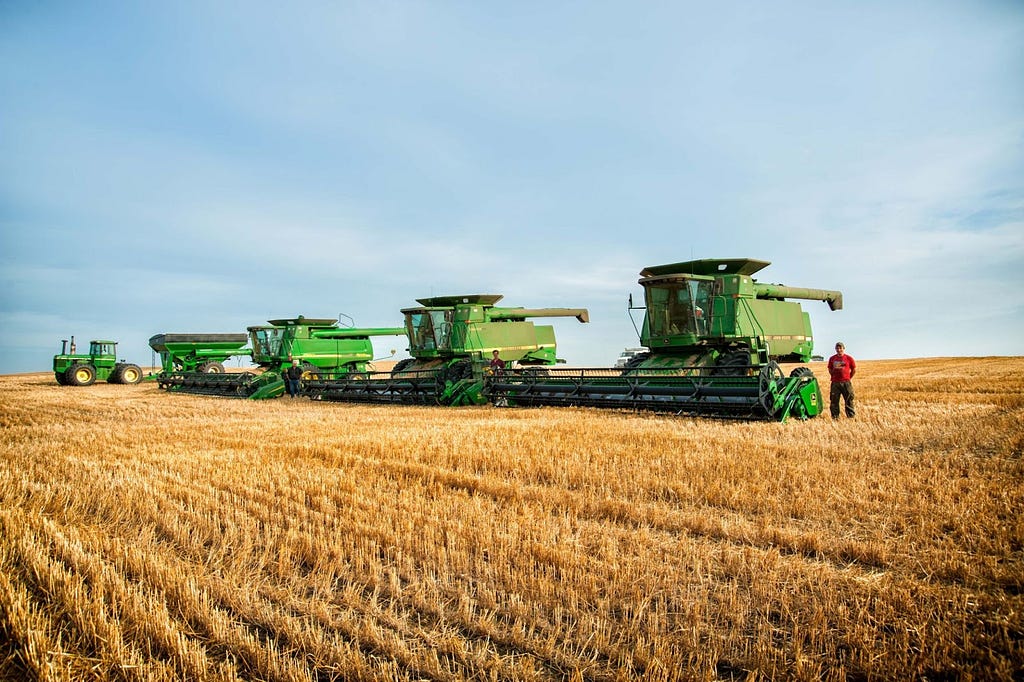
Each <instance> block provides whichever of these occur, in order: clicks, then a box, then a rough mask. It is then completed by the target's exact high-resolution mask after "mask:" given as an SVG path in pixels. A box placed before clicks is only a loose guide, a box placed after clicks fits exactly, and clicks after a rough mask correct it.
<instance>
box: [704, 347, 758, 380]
mask: <svg viewBox="0 0 1024 682" xmlns="http://www.w3.org/2000/svg"><path fill="white" fill-rule="evenodd" d="M749 375H750V353H749V352H748V351H745V350H736V351H730V352H728V353H723V354H721V355H719V356H718V359H717V360H716V361H715V366H714V367H713V368H712V369H711V376H716V377H745V376H749Z"/></svg>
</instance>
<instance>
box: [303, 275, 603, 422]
mask: <svg viewBox="0 0 1024 682" xmlns="http://www.w3.org/2000/svg"><path fill="white" fill-rule="evenodd" d="M501 298H502V296H501V295H498V294H473V295H467V296H436V297H433V298H422V299H417V303H420V304H421V307H416V308H406V309H403V310H402V313H403V314H404V315H405V333H406V335H407V336H408V338H409V354H410V355H411V356H412V357H411V358H407V359H405V360H402V361H401V362H399V363H398V364H397V365H395V368H394V369H393V370H392V371H391V372H354V373H347V374H342V373H337V374H321V375H319V376H318V377H314V378H312V379H310V380H309V381H306V382H304V383H303V393H305V394H306V395H309V396H310V397H311V398H314V399H317V400H333V401H346V402H360V403H396V404H411V405H480V404H483V403H485V402H486V398H485V397H484V395H483V388H484V377H485V374H486V369H487V366H488V363H489V361H490V360H491V358H492V356H493V353H494V351H498V356H499V357H500V358H501V359H502V360H503V361H505V362H507V363H512V362H518V363H519V364H520V365H525V366H530V367H546V366H552V365H555V364H556V363H558V362H560V361H559V360H558V359H557V358H556V355H555V354H556V346H555V332H554V329H553V328H552V327H551V326H550V325H535V324H534V323H533V322H530V321H528V318H537V317H575V318H576V319H578V320H579V321H580V322H587V321H588V320H589V317H588V313H587V311H586V309H584V308H497V307H495V305H494V304H495V303H497V302H498V301H499V300H501Z"/></svg>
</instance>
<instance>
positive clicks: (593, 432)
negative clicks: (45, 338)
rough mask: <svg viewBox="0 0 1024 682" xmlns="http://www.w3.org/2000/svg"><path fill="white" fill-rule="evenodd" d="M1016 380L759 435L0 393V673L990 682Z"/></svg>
mask: <svg viewBox="0 0 1024 682" xmlns="http://www.w3.org/2000/svg"><path fill="white" fill-rule="evenodd" d="M1020 366H1021V359H1020V358H981V359H969V358H952V359H921V360H893V361H874V362H870V361H862V362H860V363H859V372H858V375H857V378H856V380H855V383H856V387H857V391H858V401H859V406H858V418H857V419H856V420H855V421H849V420H841V421H838V422H832V421H831V420H829V419H828V417H827V416H826V417H824V418H818V419H815V420H811V421H808V422H795V421H794V422H789V423H786V424H775V423H741V422H720V421H710V420H694V419H682V418H674V417H670V416H664V415H657V416H655V415H647V414H633V413H624V412H607V411H598V410H589V409H587V410H584V409H497V408H491V407H482V408H450V409H444V408H418V407H391V406H388V407H378V406H358V405H357V406H353V405H345V404H321V403H317V402H311V401H307V400H288V399H279V400H276V401H267V402H248V401H234V400H227V399H216V398H206V397H199V396H186V395H168V394H165V393H163V392H160V391H158V390H157V389H156V387H155V386H154V385H152V384H142V385H139V386H116V385H106V384H96V385H94V386H91V387H86V388H72V387H60V386H58V385H57V384H56V383H55V382H54V381H53V378H52V375H50V374H39V375H22V376H16V377H0V438H2V442H3V457H2V458H0V678H3V679H23V678H29V679H41V680H61V679H67V680H82V679H86V680H88V679H95V680H107V679H117V680H135V679H140V680H141V679H146V680H160V679H184V678H187V679H227V680H230V679H245V680H251V679H259V680H333V679H337V680H379V679H386V680H387V679H394V680H475V679H480V680H485V679H486V680H561V679H586V680H625V679H651V680H672V679H708V680H716V679H757V678H761V677H763V678H779V677H784V678H789V679H806V680H811V679H814V680H818V679H833V680H841V679H901V680H902V679H911V678H919V679H951V678H964V677H973V678H975V679H1011V678H1014V677H1016V678H1020V677H1021V676H1022V675H1024V593H1022V588H1024V551H1022V550H1024V516H1022V511H1024V457H1022V449H1024V372H1022V371H1021V369H1020ZM812 368H813V369H814V370H815V372H816V373H817V374H818V375H819V377H822V376H823V375H824V367H823V366H822V365H821V364H820V363H817V364H814V365H812ZM825 387H826V388H827V379H826V386H825Z"/></svg>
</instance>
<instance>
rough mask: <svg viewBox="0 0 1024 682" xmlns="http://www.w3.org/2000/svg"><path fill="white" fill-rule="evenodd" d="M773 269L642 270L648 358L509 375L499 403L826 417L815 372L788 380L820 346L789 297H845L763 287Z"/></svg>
mask: <svg viewBox="0 0 1024 682" xmlns="http://www.w3.org/2000/svg"><path fill="white" fill-rule="evenodd" d="M768 265H770V263H768V262H767V261H762V260H754V259H750V258H733V259H707V260H696V261H688V262H683V263H673V264H669V265H658V266H652V267H648V268H645V269H644V270H642V271H641V273H640V276H641V279H640V281H639V284H640V285H641V286H642V287H643V288H644V298H645V305H644V306H643V307H642V308H634V307H633V305H632V299H631V300H630V309H631V310H633V309H640V310H644V312H645V315H644V321H643V327H642V330H641V331H640V341H641V344H642V345H643V346H645V347H646V348H647V349H649V350H648V352H646V353H640V354H637V355H635V356H633V357H632V358H631V359H630V360H629V361H628V362H627V363H626V364H625V366H624V367H623V368H620V369H612V370H609V369H593V370H592V369H576V370H573V371H572V372H571V373H568V372H563V373H559V372H556V371H552V372H551V373H549V375H547V376H544V377H538V376H536V375H530V374H527V373H523V372H506V373H504V374H503V376H501V377H495V378H494V379H493V380H491V381H489V382H488V385H487V387H486V389H485V394H486V395H487V396H488V397H489V398H490V399H491V400H492V401H498V400H501V401H507V402H508V403H509V404H515V405H591V406H596V407H626V408H641V409H650V410H663V411H672V412H677V413H681V414H691V415H698V416H719V417H735V418H743V419H773V420H778V421H784V420H785V419H786V418H787V417H788V416H790V415H793V416H796V417H799V418H808V417H814V416H816V415H817V414H819V413H820V412H821V410H822V407H823V405H822V397H821V391H820V388H819V386H818V382H817V379H816V378H815V377H814V374H813V373H812V372H811V371H810V369H808V368H807V367H797V368H796V369H794V370H793V371H792V373H791V374H790V375H789V376H788V377H787V376H786V375H785V374H784V373H783V371H782V369H781V368H780V366H779V363H780V362H793V363H806V362H808V361H809V360H810V359H811V354H812V351H813V348H814V342H813V338H812V335H811V323H810V316H809V315H808V314H807V313H806V312H804V311H803V310H802V309H801V307H800V304H799V303H796V302H793V301H788V300H786V299H804V300H816V301H825V302H826V303H828V305H829V308H831V309H832V310H840V309H841V308H842V306H843V295H842V293H841V292H839V291H830V290H825V289H805V288H799V287H788V286H782V285H780V284H762V283H760V282H758V281H757V280H756V279H753V277H751V275H753V274H754V273H757V272H759V271H760V270H762V269H763V268H765V267H767V266H768Z"/></svg>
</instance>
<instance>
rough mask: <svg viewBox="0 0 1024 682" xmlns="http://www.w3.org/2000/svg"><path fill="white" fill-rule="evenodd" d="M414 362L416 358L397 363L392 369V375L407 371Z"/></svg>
mask: <svg viewBox="0 0 1024 682" xmlns="http://www.w3.org/2000/svg"><path fill="white" fill-rule="evenodd" d="M414 362H416V358H405V359H403V360H399V361H398V362H397V363H395V366H394V367H392V368H391V373H392V374H398V373H399V372H401V371H403V370H405V368H406V367H408V366H410V365H412V364H413V363H414Z"/></svg>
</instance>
